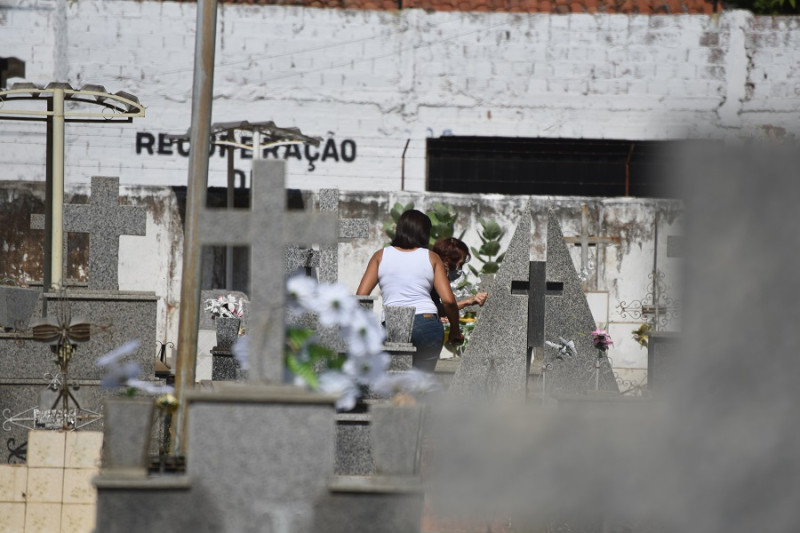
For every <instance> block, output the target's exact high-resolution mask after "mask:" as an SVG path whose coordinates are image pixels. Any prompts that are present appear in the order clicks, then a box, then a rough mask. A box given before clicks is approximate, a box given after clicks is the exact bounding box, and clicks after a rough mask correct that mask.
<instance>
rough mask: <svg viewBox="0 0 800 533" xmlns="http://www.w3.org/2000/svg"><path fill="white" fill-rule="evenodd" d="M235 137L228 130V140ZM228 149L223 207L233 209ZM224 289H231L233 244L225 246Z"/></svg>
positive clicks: (230, 148)
mask: <svg viewBox="0 0 800 533" xmlns="http://www.w3.org/2000/svg"><path fill="white" fill-rule="evenodd" d="M234 139H235V137H234V134H233V130H228V140H229V141H231V142H233V141H234ZM225 149H226V150H227V151H228V154H227V155H228V190H227V191H226V193H227V194H226V202H225V207H227V208H228V209H233V191H234V186H235V183H234V178H235V175H234V170H233V152H234V150H233V146H226V147H225ZM225 289H227V290H229V291H231V290H233V246H230V245H228V246H226V247H225Z"/></svg>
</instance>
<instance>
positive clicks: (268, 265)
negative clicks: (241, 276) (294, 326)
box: [197, 160, 338, 383]
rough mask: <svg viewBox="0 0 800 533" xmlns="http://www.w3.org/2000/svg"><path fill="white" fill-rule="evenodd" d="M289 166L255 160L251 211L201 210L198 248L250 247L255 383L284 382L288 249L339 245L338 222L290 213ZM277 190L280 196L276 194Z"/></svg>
mask: <svg viewBox="0 0 800 533" xmlns="http://www.w3.org/2000/svg"><path fill="white" fill-rule="evenodd" d="M285 175H286V163H285V162H284V161H273V160H256V161H253V179H252V185H251V194H250V209H248V210H244V209H232V210H231V209H206V208H204V209H202V210H201V212H200V213H199V217H198V232H197V235H198V244H200V245H204V244H205V245H220V244H230V245H234V246H237V245H238V246H249V247H250V287H249V290H248V294H249V295H250V318H249V322H248V323H249V328H248V329H249V331H248V335H249V337H250V350H249V351H250V379H251V380H252V381H262V382H273V383H281V382H283V349H284V347H283V345H284V336H285V331H284V329H285V324H284V304H285V301H286V273H285V268H286V265H285V257H286V245H287V243H292V244H302V245H311V244H322V245H325V244H334V243H336V242H337V237H338V228H337V224H338V221H337V217H336V216H334V215H331V214H329V213H307V212H299V211H287V210H286V196H285V194H283V191H284V187H285ZM276 191H278V192H280V194H276Z"/></svg>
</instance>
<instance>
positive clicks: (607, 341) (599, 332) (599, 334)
mask: <svg viewBox="0 0 800 533" xmlns="http://www.w3.org/2000/svg"><path fill="white" fill-rule="evenodd" d="M591 336H592V344H593V345H594V347H595V348H597V358H598V359H602V357H603V356H604V355H605V354H606V352H607V351H608V348H609V347H610V346H611V345H612V344H614V341H612V340H611V335H609V334H608V332H607V331H606V330H604V329H600V328H598V329H596V330H594V331H593V332H592V333H591Z"/></svg>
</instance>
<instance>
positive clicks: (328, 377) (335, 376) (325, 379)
mask: <svg viewBox="0 0 800 533" xmlns="http://www.w3.org/2000/svg"><path fill="white" fill-rule="evenodd" d="M319 389H320V390H321V391H322V392H324V393H326V394H331V395H333V396H338V397H339V399H338V400H336V408H337V409H341V410H344V411H349V410H351V409H352V408H353V407H355V405H356V399H358V396H359V391H358V387H357V386H356V384H355V383H354V382H353V380H352V379H351V378H350V376H346V375H345V374H342V373H341V372H336V371H330V372H324V373H322V374H320V376H319Z"/></svg>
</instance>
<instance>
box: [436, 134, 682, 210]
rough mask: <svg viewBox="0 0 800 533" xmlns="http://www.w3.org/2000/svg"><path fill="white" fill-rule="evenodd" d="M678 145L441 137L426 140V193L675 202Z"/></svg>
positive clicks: (649, 142)
mask: <svg viewBox="0 0 800 533" xmlns="http://www.w3.org/2000/svg"><path fill="white" fill-rule="evenodd" d="M677 142H678V141H624V140H619V141H617V140H591V139H527V138H517V137H455V136H450V137H440V138H430V139H428V140H427V166H428V168H427V173H428V175H427V190H429V191H439V192H458V193H499V194H520V195H554V196H637V197H646V198H648V197H649V198H671V197H674V196H675V194H674V192H673V191H671V190H670V189H671V187H670V185H671V184H670V183H669V179H668V177H667V165H666V162H667V161H668V159H667V152H669V148H671V147H673V146H675V145H676V144H677Z"/></svg>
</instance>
